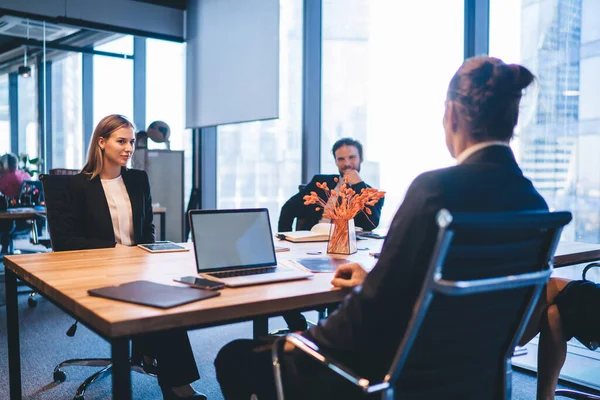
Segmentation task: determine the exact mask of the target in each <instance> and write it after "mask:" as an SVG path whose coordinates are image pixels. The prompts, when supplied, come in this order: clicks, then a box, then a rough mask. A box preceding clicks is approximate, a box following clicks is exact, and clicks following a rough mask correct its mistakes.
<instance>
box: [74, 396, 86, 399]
mask: <svg viewBox="0 0 600 400" xmlns="http://www.w3.org/2000/svg"><path fill="white" fill-rule="evenodd" d="M73 400H84V397H83V396H75V397H73Z"/></svg>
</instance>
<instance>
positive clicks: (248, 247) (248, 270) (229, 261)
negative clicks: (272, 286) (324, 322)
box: [189, 208, 313, 287]
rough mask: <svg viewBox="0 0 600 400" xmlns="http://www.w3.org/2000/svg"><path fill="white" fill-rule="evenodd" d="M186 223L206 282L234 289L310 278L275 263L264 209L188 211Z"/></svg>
mask: <svg viewBox="0 0 600 400" xmlns="http://www.w3.org/2000/svg"><path fill="white" fill-rule="evenodd" d="M189 219H190V226H191V228H192V241H193V243H194V252H195V255H196V268H197V270H198V273H199V274H200V275H201V276H202V277H204V278H206V279H210V280H214V281H218V282H222V283H224V284H226V285H227V286H230V287H237V286H247V285H257V284H261V283H268V282H281V281H290V280H296V279H306V278H309V277H311V276H312V275H313V274H311V273H310V272H306V271H302V270H300V269H297V268H294V267H293V266H292V265H284V264H285V262H281V261H280V262H279V264H278V263H277V259H276V257H275V247H274V245H273V235H272V233H271V224H270V222H269V211H268V210H267V209H266V208H257V209H240V210H190V211H189ZM292 264H293V263H292Z"/></svg>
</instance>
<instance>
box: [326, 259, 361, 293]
mask: <svg viewBox="0 0 600 400" xmlns="http://www.w3.org/2000/svg"><path fill="white" fill-rule="evenodd" d="M367 275H368V272H367V271H365V270H364V269H363V267H362V266H361V265H360V264H358V263H352V264H343V265H340V266H339V267H338V268H337V270H336V271H335V275H334V277H333V280H332V281H331V284H332V285H333V286H335V287H339V288H352V287H354V286H358V285H362V283H363V282H364V280H365V278H366V277H367Z"/></svg>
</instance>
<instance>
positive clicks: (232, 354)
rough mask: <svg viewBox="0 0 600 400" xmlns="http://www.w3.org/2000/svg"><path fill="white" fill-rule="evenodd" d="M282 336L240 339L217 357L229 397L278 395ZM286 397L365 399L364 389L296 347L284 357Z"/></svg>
mask: <svg viewBox="0 0 600 400" xmlns="http://www.w3.org/2000/svg"><path fill="white" fill-rule="evenodd" d="M277 339H279V338H278V337H266V338H263V339H259V340H250V339H242V340H236V341H233V342H231V343H229V344H227V345H226V346H225V347H223V348H222V349H221V351H220V352H219V354H218V355H217V358H216V360H215V368H216V372H217V380H218V381H219V384H220V385H221V390H222V392H223V396H224V397H225V399H227V400H238V399H239V400H248V399H250V397H251V396H252V395H253V394H254V395H256V397H258V400H273V399H276V398H277V393H276V388H275V378H274V374H273V363H272V358H271V348H272V347H273V344H274V342H275V340H277ZM280 363H281V367H282V376H283V383H284V388H285V399H286V400H295V399H303V400H306V399H312V400H318V399H328V400H332V399H348V400H351V399H364V398H365V397H363V395H362V393H361V392H360V390H358V389H356V388H355V387H354V386H353V385H352V384H350V383H349V382H346V381H344V380H343V378H341V377H339V376H337V375H334V374H333V373H331V372H330V371H327V370H326V369H325V368H324V367H322V366H320V365H318V364H317V363H316V362H315V361H314V360H311V359H309V358H308V357H307V356H306V355H304V354H301V353H300V352H299V351H297V350H295V351H292V352H286V353H285V354H284V356H283V357H281V359H280Z"/></svg>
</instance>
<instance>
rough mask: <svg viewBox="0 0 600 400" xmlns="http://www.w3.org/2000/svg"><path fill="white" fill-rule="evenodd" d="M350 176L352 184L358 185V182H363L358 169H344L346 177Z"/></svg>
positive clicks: (349, 180)
mask: <svg viewBox="0 0 600 400" xmlns="http://www.w3.org/2000/svg"><path fill="white" fill-rule="evenodd" d="M346 178H348V183H349V184H350V185H356V184H357V183H360V182H362V178H361V177H360V175H359V174H358V171H357V170H355V169H347V170H345V171H344V179H346Z"/></svg>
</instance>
